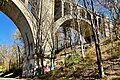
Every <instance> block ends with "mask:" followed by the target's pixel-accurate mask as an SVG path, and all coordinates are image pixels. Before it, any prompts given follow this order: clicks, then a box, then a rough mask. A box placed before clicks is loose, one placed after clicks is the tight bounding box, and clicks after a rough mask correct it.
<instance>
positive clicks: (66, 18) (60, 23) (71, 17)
mask: <svg viewBox="0 0 120 80" xmlns="http://www.w3.org/2000/svg"><path fill="white" fill-rule="evenodd" d="M75 18H76V17H75V16H73V15H66V16H64V17H61V18H59V19H58V20H57V21H56V22H55V23H54V24H53V25H54V34H55V32H56V31H57V30H58V28H59V27H60V26H61V25H63V24H64V23H65V22H66V21H68V20H72V19H75ZM77 19H78V20H80V21H82V22H84V24H86V25H87V27H90V28H91V23H90V21H89V20H86V19H85V18H82V17H77ZM91 31H92V30H91ZM91 33H92V32H91ZM87 37H88V36H87Z"/></svg>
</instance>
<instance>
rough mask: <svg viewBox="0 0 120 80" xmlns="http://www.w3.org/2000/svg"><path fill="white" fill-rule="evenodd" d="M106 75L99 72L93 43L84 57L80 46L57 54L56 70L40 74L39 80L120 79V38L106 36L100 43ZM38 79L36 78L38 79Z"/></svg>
mask: <svg viewBox="0 0 120 80" xmlns="http://www.w3.org/2000/svg"><path fill="white" fill-rule="evenodd" d="M100 48H101V53H102V61H103V68H104V74H105V77H104V78H102V79H100V78H99V74H98V67H97V59H96V53H95V46H94V44H92V45H91V46H89V47H87V49H86V50H85V58H84V59H83V57H82V54H81V52H80V51H81V50H80V48H79V46H76V47H75V48H74V49H75V51H73V50H71V49H70V48H67V49H66V55H65V54H64V50H63V51H61V52H60V53H59V54H57V55H56V56H57V58H56V60H55V61H57V64H56V68H55V70H53V71H52V74H51V75H50V74H49V73H48V74H45V75H42V76H38V77H37V79H38V78H39V79H38V80H40V79H41V80H86V79H87V80H120V40H116V39H113V41H111V39H110V38H105V39H102V40H101V44H100ZM37 79H36V80H37Z"/></svg>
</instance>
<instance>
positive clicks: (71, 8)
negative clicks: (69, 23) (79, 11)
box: [70, 3, 73, 15]
mask: <svg viewBox="0 0 120 80" xmlns="http://www.w3.org/2000/svg"><path fill="white" fill-rule="evenodd" d="M70 14H71V15H73V5H72V3H70Z"/></svg>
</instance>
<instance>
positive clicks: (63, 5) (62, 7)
mask: <svg viewBox="0 0 120 80" xmlns="http://www.w3.org/2000/svg"><path fill="white" fill-rule="evenodd" d="M61 2H62V17H63V16H64V1H63V0H61Z"/></svg>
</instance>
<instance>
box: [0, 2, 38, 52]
mask: <svg viewBox="0 0 120 80" xmlns="http://www.w3.org/2000/svg"><path fill="white" fill-rule="evenodd" d="M0 10H1V11H2V12H3V13H5V14H6V15H7V16H8V17H9V18H10V19H11V20H12V21H13V22H14V23H15V25H16V26H17V28H18V29H19V30H20V32H21V34H22V37H23V39H24V42H25V49H26V53H27V54H31V53H33V48H34V43H35V40H34V35H35V33H34V30H35V26H36V25H35V21H36V20H35V18H34V17H33V16H32V14H31V13H30V11H29V10H28V9H27V8H26V7H25V5H24V4H23V3H22V2H21V1H20V0H9V1H8V3H7V4H6V6H3V7H2V8H1V9H0Z"/></svg>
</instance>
